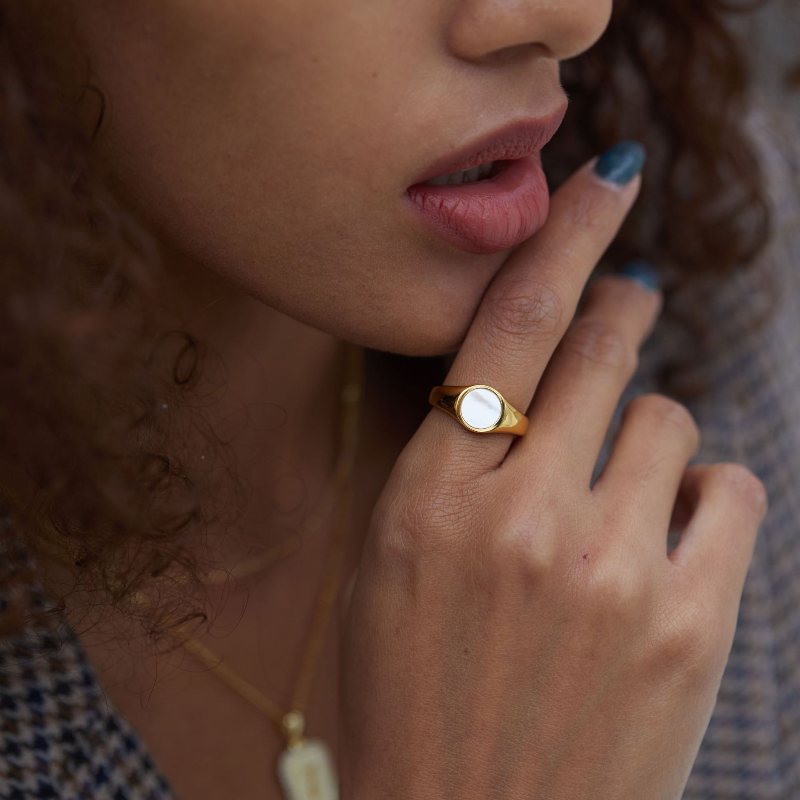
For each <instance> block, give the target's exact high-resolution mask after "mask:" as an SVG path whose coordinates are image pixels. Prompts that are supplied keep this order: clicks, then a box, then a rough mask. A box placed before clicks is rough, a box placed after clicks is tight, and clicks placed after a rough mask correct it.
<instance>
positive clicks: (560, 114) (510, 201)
mask: <svg viewBox="0 0 800 800" xmlns="http://www.w3.org/2000/svg"><path fill="white" fill-rule="evenodd" d="M566 110H567V108H566V104H565V105H563V106H562V107H561V108H559V110H558V111H557V112H555V113H554V114H551V115H549V116H547V117H541V118H539V119H533V120H531V119H526V120H522V121H519V122H516V123H514V124H512V125H509V126H507V127H506V128H504V129H502V130H501V131H499V132H496V133H493V134H492V135H491V136H489V137H485V138H484V139H482V140H480V141H478V142H476V143H474V144H472V145H471V146H468V147H466V148H464V149H462V150H461V151H459V152H458V153H455V154H450V155H448V156H446V157H445V158H442V159H439V160H438V161H436V162H435V163H434V164H432V165H431V166H430V167H429V168H428V169H427V170H425V172H424V173H423V174H422V176H420V178H419V180H418V182H416V183H415V184H414V185H413V186H410V187H409V188H408V190H407V196H408V198H409V200H410V201H411V204H412V208H413V210H414V212H415V213H416V215H417V217H418V218H419V219H420V221H421V222H422V223H423V225H425V227H426V228H428V229H429V230H431V231H432V232H434V233H436V234H437V235H438V236H440V237H441V238H442V239H444V240H445V241H447V242H449V243H450V244H452V245H454V246H455V247H458V248H459V249H461V250H464V251H466V252H468V253H478V254H482V255H486V254H489V253H498V252H500V251H502V250H506V249H508V248H509V247H513V246H514V245H517V244H519V243H520V242H523V241H525V239H528V238H530V237H531V236H532V235H533V234H534V233H535V232H536V231H537V230H539V228H541V227H542V225H544V223H545V220H546V219H547V212H548V209H549V204H550V193H549V190H548V188H547V181H546V179H545V176H544V172H543V171H542V164H541V158H540V151H541V149H542V147H544V145H545V144H547V142H548V141H550V139H551V138H552V136H553V134H555V132H556V131H557V130H558V127H559V126H560V125H561V122H562V120H563V118H564V114H565V113H566ZM490 161H503V162H505V163H504V164H503V169H502V171H501V172H500V173H499V174H497V175H495V176H494V177H493V178H490V179H489V180H484V181H478V182H477V183H470V184H462V185H460V186H458V185H456V186H426V185H423V184H424V181H427V180H430V179H431V178H435V177H437V176H438V175H445V174H448V173H451V172H458V171H460V170H465V169H471V168H472V167H476V166H478V165H479V164H485V163H488V162H490Z"/></svg>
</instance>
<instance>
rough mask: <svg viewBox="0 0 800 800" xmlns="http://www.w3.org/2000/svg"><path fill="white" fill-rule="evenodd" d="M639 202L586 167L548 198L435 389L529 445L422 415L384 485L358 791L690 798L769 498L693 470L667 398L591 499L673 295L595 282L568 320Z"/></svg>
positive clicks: (360, 584)
mask: <svg viewBox="0 0 800 800" xmlns="http://www.w3.org/2000/svg"><path fill="white" fill-rule="evenodd" d="M638 188H639V178H638V177H637V178H634V179H633V180H632V181H630V182H629V183H628V184H627V185H625V186H615V185H613V184H611V183H610V182H607V181H603V180H601V179H599V178H598V176H597V175H596V173H595V172H594V170H593V164H591V163H590V164H588V165H586V167H584V168H583V169H581V170H580V171H579V172H578V173H576V174H575V175H574V176H573V177H572V178H571V179H570V180H569V182H567V183H566V184H565V185H564V186H563V187H562V188H561V189H560V190H559V191H558V192H556V193H555V194H554V196H553V199H552V205H551V214H550V218H549V220H548V222H547V224H546V226H545V227H544V228H543V229H542V230H541V231H540V232H539V233H538V234H537V235H536V236H534V237H533V238H532V239H530V240H528V241H527V242H525V243H524V244H523V245H522V246H520V247H519V248H518V249H517V250H516V251H515V252H514V253H513V255H512V256H511V258H509V260H508V261H507V262H506V263H505V264H504V265H503V267H502V268H501V270H500V271H499V272H498V274H497V275H496V276H495V278H494V280H493V281H492V283H491V285H490V286H489V288H488V290H487V292H486V294H485V297H484V298H483V301H482V303H481V306H480V308H479V310H478V312H477V314H476V316H475V319H474V321H473V324H472V326H471V328H470V330H469V332H468V334H467V336H466V338H465V340H464V343H463V345H462V347H461V349H460V351H459V353H458V354H457V356H456V358H455V361H454V362H453V365H452V369H451V371H450V374H449V375H448V376H447V377H446V379H445V380H444V381H442V383H444V384H455V385H468V384H472V383H488V384H489V385H492V386H495V387H496V388H497V389H498V390H499V391H500V392H502V393H503V394H504V396H506V397H507V398H508V400H509V401H510V402H511V403H513V404H514V405H515V406H516V407H517V408H519V409H520V410H525V409H528V416H529V418H530V428H529V430H528V432H527V433H526V434H525V436H524V437H521V438H514V437H512V436H509V435H503V434H493V435H478V434H474V433H471V432H469V431H467V430H465V429H464V428H462V427H461V426H460V425H459V424H458V423H457V422H456V421H455V420H453V419H452V418H450V417H448V416H447V415H446V414H444V413H442V412H441V411H440V410H438V409H433V408H432V409H431V411H430V413H429V414H428V416H427V417H426V419H425V420H424V422H423V424H422V425H421V426H420V428H419V430H418V431H417V432H416V433H415V435H414V436H413V438H412V439H411V441H410V442H409V444H408V445H407V447H406V448H405V449H404V451H403V452H402V454H401V456H400V458H399V459H398V461H397V464H396V465H395V467H394V469H393V471H392V473H391V475H390V477H389V480H388V482H387V484H386V486H385V488H384V491H383V493H382V495H381V497H380V499H379V501H378V503H377V506H376V508H375V511H374V514H373V517H372V520H371V524H370V530H369V531H368V534H367V539H366V542H365V546H364V551H363V557H362V561H361V564H360V567H359V570H358V573H357V579H356V581H355V584H354V586H353V591H352V599H351V601H350V605H349V608H348V610H347V615H346V621H345V624H346V629H345V640H344V641H345V643H344V652H343V673H342V691H343V706H344V708H343V717H342V740H341V755H340V765H341V766H340V770H341V775H342V790H343V797H344V798H346V800H367V799H368V798H369V800H376V799H377V798H385V799H386V800H391V799H392V798H397V799H398V800H399V799H400V798H402V800H434V799H435V800H444V798H451V799H452V800H467V798H469V800H472V799H473V798H475V799H476V800H477V799H478V798H480V800H488V799H489V798H492V800H512V798H513V800H520V799H521V798H525V799H526V800H528V799H529V798H547V800H567V799H568V800H579V798H587V799H588V798H592V800H623V799H624V800H631V798H637V800H639V799H641V800H668V799H669V800H678V798H680V796H681V794H682V792H683V789H684V786H685V783H686V780H687V778H688V775H689V771H690V769H691V765H692V763H693V761H694V759H695V757H696V754H697V750H698V748H699V746H700V742H701V739H702V737H703V734H704V732H705V730H706V727H707V725H708V721H709V719H710V716H711V712H712V710H713V707H714V703H715V699H716V694H717V690H718V688H719V682H720V680H721V677H722V672H723V668H724V666H725V663H726V661H727V658H728V654H729V652H730V647H731V644H732V640H733V633H734V629H735V625H736V617H737V611H738V605H739V600H740V596H741V591H742V586H743V583H744V578H745V574H746V571H747V567H748V564H749V561H750V558H751V555H752V548H753V545H754V541H755V537H756V533H757V530H758V527H759V524H760V522H761V520H762V519H763V515H764V513H765V511H766V494H765V491H764V488H763V486H762V485H761V483H760V481H759V480H758V479H757V478H756V477H755V476H754V475H753V474H752V473H751V472H749V471H748V470H747V469H746V468H745V467H743V466H740V465H736V464H716V465H693V466H691V467H689V468H687V463H688V462H689V461H690V460H691V459H692V458H693V456H694V455H695V454H696V453H697V446H698V430H697V426H696V424H695V422H694V420H693V419H692V417H691V415H690V413H689V412H688V411H687V410H686V409H685V408H684V407H683V406H682V405H680V404H678V403H677V402H675V401H673V400H671V399H668V398H667V397H664V396H662V395H656V394H653V395H646V396H642V397H638V398H636V399H635V400H634V401H633V402H632V403H630V404H629V405H628V406H627V407H626V409H625V414H624V417H623V423H622V427H621V429H620V433H619V436H618V438H617V441H616V443H615V447H614V449H613V452H612V455H611V458H610V459H609V461H608V463H607V465H606V467H605V469H604V471H603V473H602V474H601V476H600V477H599V479H598V480H597V481H596V483H595V485H594V486H593V487H591V488H590V481H591V476H592V472H593V470H594V467H595V465H596V462H597V458H598V455H599V452H600V449H601V446H602V443H603V441H604V438H605V436H606V434H607V431H608V426H609V424H610V420H611V418H612V415H613V412H614V410H615V408H616V406H617V404H618V403H619V398H620V396H621V394H622V392H623V390H624V387H625V386H626V384H627V383H628V381H629V380H630V378H631V377H632V375H633V373H634V371H635V367H636V363H637V353H638V349H639V347H640V345H641V342H642V341H643V339H644V338H645V337H646V336H647V335H648V333H649V332H650V330H651V329H652V326H653V324H654V321H655V319H656V316H657V314H658V312H659V310H660V306H661V295H660V294H659V293H658V292H657V291H650V290H648V289H646V288H644V287H641V286H640V285H638V284H637V283H635V282H633V281H630V280H627V279H625V278H622V277H618V276H609V277H603V278H599V279H597V280H595V281H593V282H592V283H591V284H589V286H588V287H587V290H586V298H585V299H586V302H585V307H583V308H582V311H581V313H580V314H579V315H578V316H577V317H575V318H574V319H573V317H574V316H575V310H576V308H577V306H578V301H579V298H580V296H581V293H582V290H583V288H584V285H585V284H586V281H587V280H588V277H589V275H590V273H591V271H592V270H593V268H594V266H595V265H596V263H597V261H598V260H599V258H600V257H601V255H602V253H603V252H604V250H605V249H606V247H607V246H608V244H609V242H610V241H611V239H612V238H613V236H614V235H615V234H616V231H617V229H618V228H619V226H620V224H621V222H622V220H623V218H624V216H625V214H626V213H627V212H628V210H629V208H630V206H631V205H632V203H633V201H634V199H635V196H636V194H637V192H638ZM529 404H530V406H529ZM677 508H681V509H684V510H683V511H681V513H680V516H681V517H683V518H684V520H683V521H685V522H686V525H685V528H684V529H683V530H682V535H681V538H680V540H679V543H678V545H677V546H676V548H675V549H673V550H672V551H671V552H670V553H669V554H668V553H667V532H668V530H669V528H670V521H671V519H673V514H674V519H677V518H678V516H679V514H678V512H677V510H676V509H677ZM687 509H688V510H687ZM674 519H673V521H674Z"/></svg>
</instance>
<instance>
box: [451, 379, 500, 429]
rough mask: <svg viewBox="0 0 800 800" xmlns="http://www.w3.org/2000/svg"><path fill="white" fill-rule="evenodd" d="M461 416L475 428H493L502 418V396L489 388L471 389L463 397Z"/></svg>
mask: <svg viewBox="0 0 800 800" xmlns="http://www.w3.org/2000/svg"><path fill="white" fill-rule="evenodd" d="M460 409H461V417H462V419H463V420H464V422H466V423H467V424H468V425H471V426H472V427H473V428H491V427H492V425H496V424H497V422H498V421H499V419H500V414H501V412H502V408H501V406H500V398H499V397H498V396H497V395H496V394H495V393H494V392H490V391H489V390H488V389H471V390H470V391H469V392H467V393H466V394H465V395H464V396H463V397H462V398H461V406H460Z"/></svg>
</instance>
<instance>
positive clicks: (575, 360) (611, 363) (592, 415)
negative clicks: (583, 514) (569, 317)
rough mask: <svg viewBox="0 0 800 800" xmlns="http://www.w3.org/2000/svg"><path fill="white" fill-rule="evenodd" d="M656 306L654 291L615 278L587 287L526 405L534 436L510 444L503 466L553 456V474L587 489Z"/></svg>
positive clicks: (658, 303)
mask: <svg viewBox="0 0 800 800" xmlns="http://www.w3.org/2000/svg"><path fill="white" fill-rule="evenodd" d="M661 304H662V300H661V292H660V291H654V290H651V289H647V288H645V287H643V286H642V284H641V283H639V282H638V281H634V280H631V279H629V278H626V277H622V276H619V275H610V276H604V277H601V278H597V279H596V280H594V281H592V283H590V284H589V286H588V287H587V289H586V293H585V301H584V307H583V310H582V313H581V314H580V315H579V316H578V317H577V318H576V319H575V320H574V321H573V323H572V324H571V325H570V327H569V330H568V331H567V333H566V335H565V336H564V338H563V339H562V340H561V342H560V343H559V346H558V348H557V349H556V352H555V354H554V355H553V358H552V359H551V361H550V363H549V364H548V366H547V370H546V371H545V373H544V376H543V377H542V381H541V383H540V385H539V388H538V390H537V392H536V395H535V397H534V398H533V402H532V403H531V407H530V409H529V417H530V419H531V420H532V421H533V424H535V426H536V434H535V436H526V437H522V438H521V439H520V440H518V441H517V442H515V443H514V445H513V446H512V448H511V451H510V452H509V454H508V456H507V457H506V463H509V464H510V465H512V466H513V462H515V461H519V459H521V458H522V459H528V460H529V459H530V453H532V452H536V453H537V454H539V453H542V452H545V453H552V454H556V457H557V458H558V460H559V461H560V462H561V464H562V466H563V468H564V469H563V471H562V473H561V474H564V475H570V476H574V477H575V480H576V482H577V483H578V485H585V486H586V488H587V489H588V488H589V483H590V481H591V477H592V472H593V471H594V467H595V464H596V463H597V458H598V456H599V454H600V449H601V447H602V446H603V442H604V440H605V438H606V435H607V433H608V427H609V425H610V423H611V418H612V416H613V414H614V411H615V409H616V407H617V405H618V403H619V398H620V396H621V395H622V392H623V391H624V389H625V386H626V385H627V384H628V382H629V381H630V379H631V378H632V377H633V374H634V371H635V369H636V365H637V362H638V359H637V352H638V350H639V347H640V346H641V344H642V342H643V341H644V339H645V338H646V337H647V335H648V334H649V333H650V331H651V330H652V327H653V325H654V323H655V320H656V317H657V315H658V312H659V311H660V310H661Z"/></svg>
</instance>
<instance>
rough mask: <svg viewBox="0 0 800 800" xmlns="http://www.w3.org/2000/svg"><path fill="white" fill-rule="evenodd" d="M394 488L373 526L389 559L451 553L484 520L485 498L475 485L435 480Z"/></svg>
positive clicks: (377, 508) (375, 513)
mask: <svg viewBox="0 0 800 800" xmlns="http://www.w3.org/2000/svg"><path fill="white" fill-rule="evenodd" d="M392 488H393V491H390V492H388V493H387V492H385V493H384V494H383V495H382V496H381V498H379V501H378V503H377V504H376V506H375V508H374V511H373V515H372V520H371V523H370V525H371V527H372V528H373V529H374V531H375V534H376V535H375V539H376V540H377V544H378V545H379V547H380V549H381V550H382V551H383V554H384V556H385V557H387V558H390V559H393V560H397V559H408V558H415V559H416V558H418V557H419V556H420V555H422V554H424V553H429V552H432V551H438V550H441V549H445V550H447V551H450V550H451V549H452V547H454V546H457V545H458V544H459V543H460V542H462V541H463V539H464V534H465V532H466V531H468V530H469V528H470V527H474V523H475V519H478V518H480V512H481V508H480V506H481V503H482V502H483V499H482V497H483V496H482V493H481V492H480V491H477V490H476V485H475V482H469V483H459V482H457V481H449V480H447V479H444V478H440V477H437V476H433V477H426V478H425V479H424V480H407V481H405V482H404V483H403V485H401V486H399V487H392Z"/></svg>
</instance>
